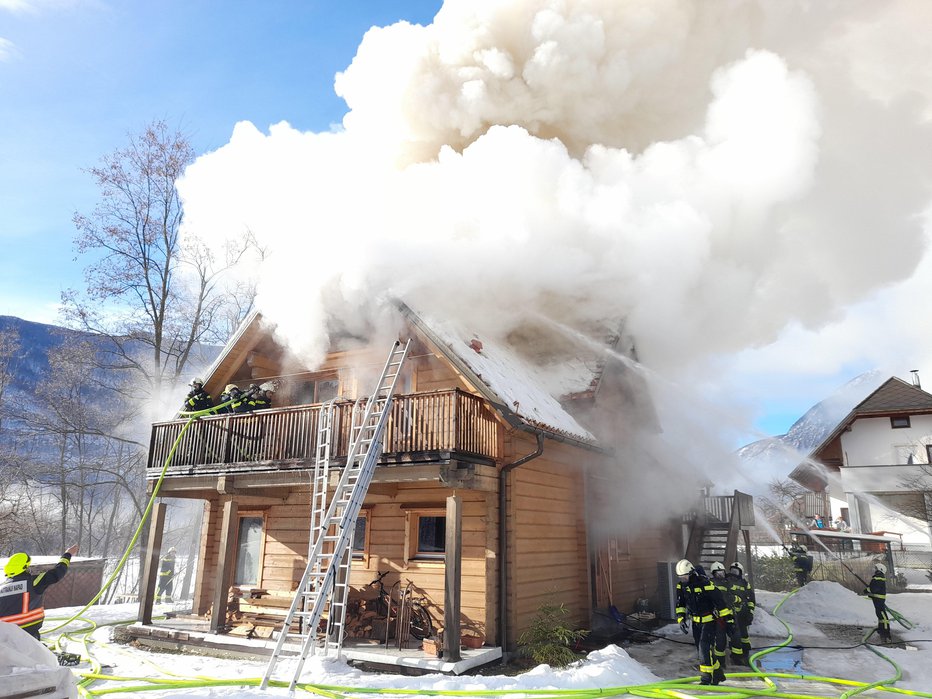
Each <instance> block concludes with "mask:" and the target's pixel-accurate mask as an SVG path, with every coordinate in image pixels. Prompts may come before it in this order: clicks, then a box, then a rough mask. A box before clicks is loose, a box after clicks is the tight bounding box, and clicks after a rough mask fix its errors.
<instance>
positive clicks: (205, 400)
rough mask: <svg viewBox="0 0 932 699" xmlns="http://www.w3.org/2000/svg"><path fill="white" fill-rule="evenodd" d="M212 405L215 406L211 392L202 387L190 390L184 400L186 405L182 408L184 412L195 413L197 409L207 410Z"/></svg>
mask: <svg viewBox="0 0 932 699" xmlns="http://www.w3.org/2000/svg"><path fill="white" fill-rule="evenodd" d="M212 407H214V401H213V399H212V398H211V397H210V394H209V393H208V392H207V391H205V390H204V389H203V388H200V389H191V390H190V391H189V392H188V395H187V397H186V398H185V401H184V405H183V406H182V407H181V409H182V410H183V411H184V412H191V413H193V412H194V411H196V410H207V408H212Z"/></svg>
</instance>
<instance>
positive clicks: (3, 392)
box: [0, 328, 20, 435]
mask: <svg viewBox="0 0 932 699" xmlns="http://www.w3.org/2000/svg"><path fill="white" fill-rule="evenodd" d="M19 350H20V344H19V333H17V332H16V330H14V329H12V328H10V329H4V330H0V435H2V434H3V418H4V416H5V414H6V410H5V408H6V405H5V403H6V397H7V389H8V388H9V386H10V384H11V383H12V381H13V371H14V368H15V361H16V357H17V356H18V355H19Z"/></svg>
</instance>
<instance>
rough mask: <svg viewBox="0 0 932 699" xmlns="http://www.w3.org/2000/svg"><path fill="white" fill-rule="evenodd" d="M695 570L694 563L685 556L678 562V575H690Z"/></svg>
mask: <svg viewBox="0 0 932 699" xmlns="http://www.w3.org/2000/svg"><path fill="white" fill-rule="evenodd" d="M694 570H695V568H693V564H692V563H690V562H689V561H687V560H686V559H685V558H684V559H683V560H681V561H679V562H678V563H677V564H676V574H677V575H689V574H690V573H692V572H693V571H694Z"/></svg>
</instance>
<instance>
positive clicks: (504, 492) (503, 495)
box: [498, 432, 544, 659]
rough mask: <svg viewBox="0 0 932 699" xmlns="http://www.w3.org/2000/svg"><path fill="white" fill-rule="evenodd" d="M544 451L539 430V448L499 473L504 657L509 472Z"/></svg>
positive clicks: (504, 641)
mask: <svg viewBox="0 0 932 699" xmlns="http://www.w3.org/2000/svg"><path fill="white" fill-rule="evenodd" d="M543 453H544V435H543V434H541V433H540V432H538V433H537V449H535V450H534V451H532V452H531V453H530V454H528V455H527V456H522V457H521V458H520V459H518V460H517V461H513V462H511V463H510V464H505V465H504V466H502V470H501V472H500V473H499V474H498V551H499V561H500V563H499V566H498V593H499V600H498V612H499V614H498V628H499V637H500V639H501V646H502V658H503V659H505V658H506V657H507V650H506V648H505V646H506V644H507V643H508V633H507V632H508V590H507V580H508V571H507V567H506V563H507V560H508V528H507V526H506V524H507V522H506V521H505V507H506V502H507V500H508V474H509V473H511V472H512V471H514V470H515V469H516V468H518V466H521V465H522V464H526V463H527V462H528V461H530V460H531V459H536V458H537V457H538V456H540V455H541V454H543Z"/></svg>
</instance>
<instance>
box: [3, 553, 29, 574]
mask: <svg viewBox="0 0 932 699" xmlns="http://www.w3.org/2000/svg"><path fill="white" fill-rule="evenodd" d="M30 562H32V559H31V558H30V557H29V554H28V553H14V554H13V555H12V556H10V560H8V561H7V562H6V565H5V566H3V572H4V573H6V576H7V577H8V578H12V577H14V576H16V575H19V574H20V573H22V572H23V571H24V570H26V568H28V567H29V564H30Z"/></svg>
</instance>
